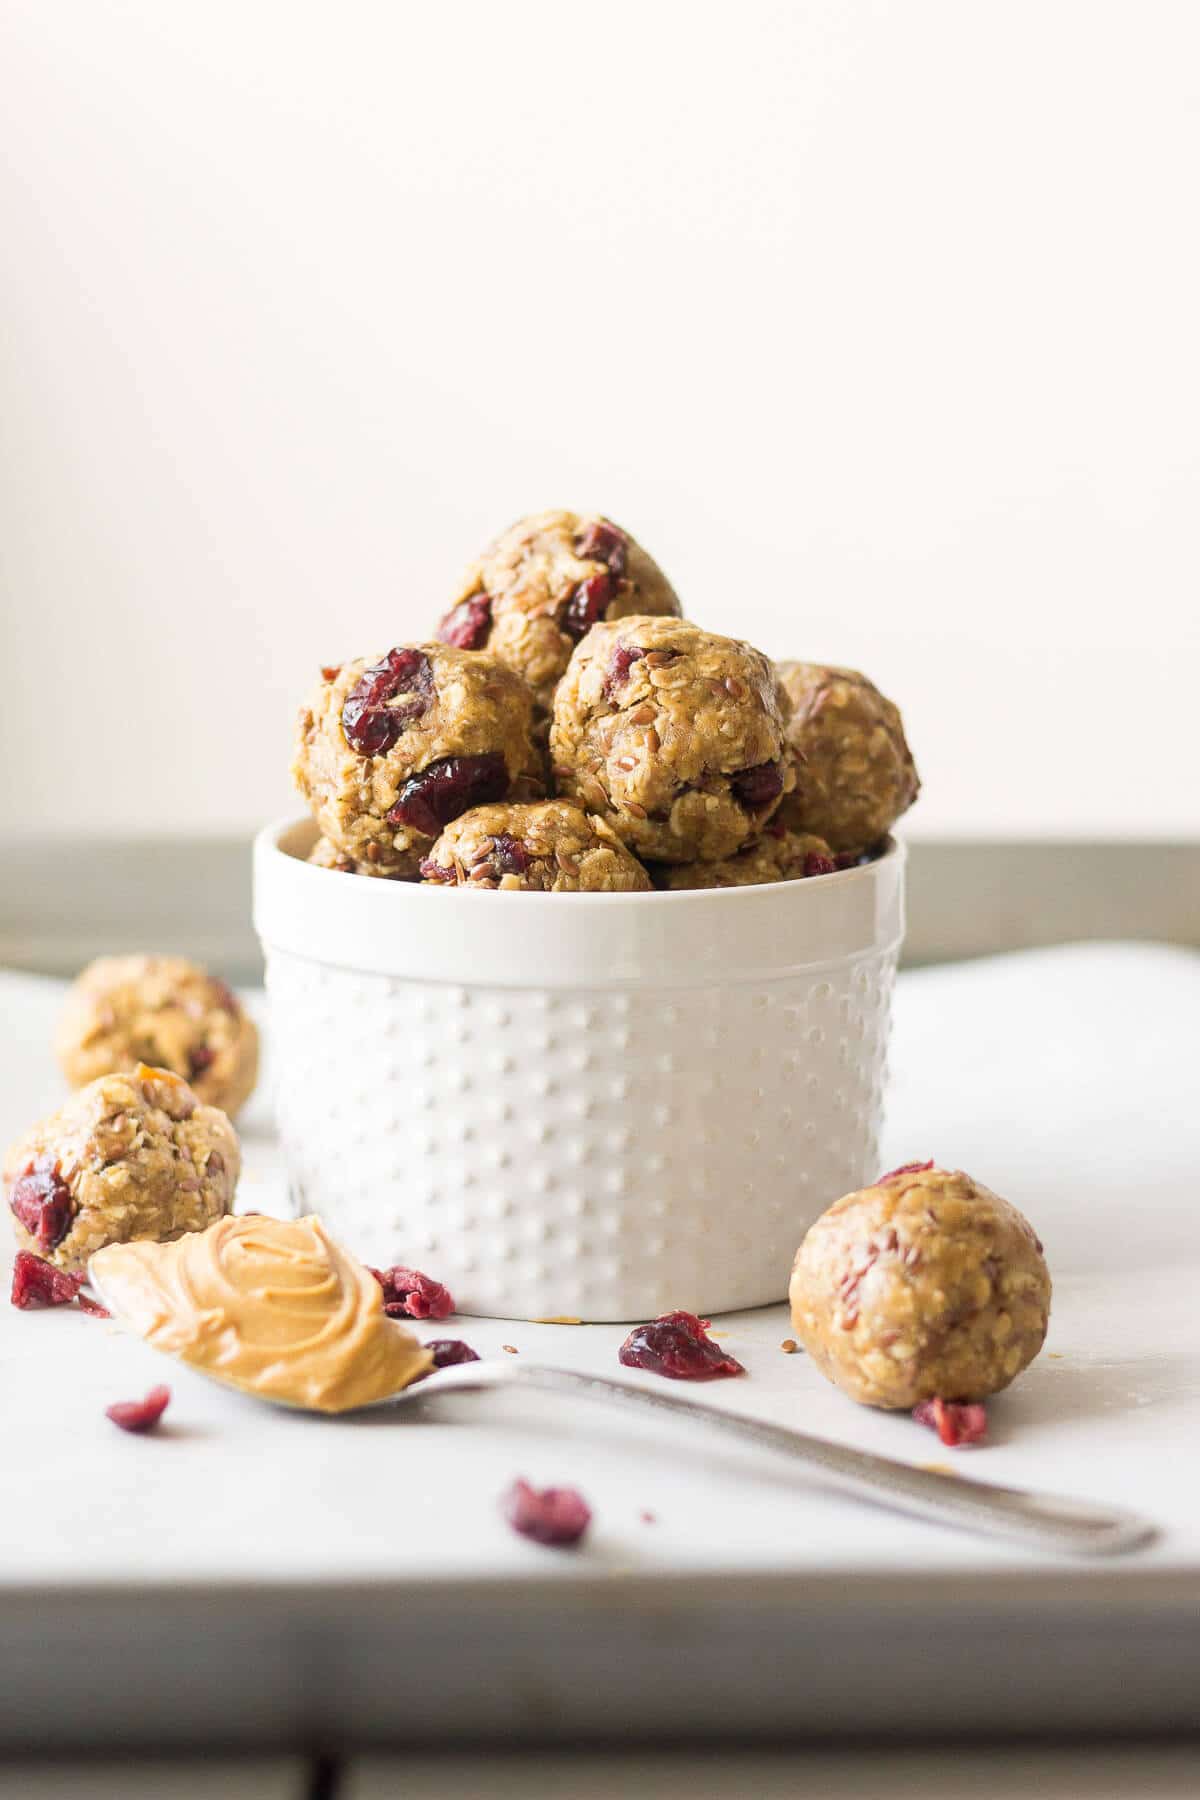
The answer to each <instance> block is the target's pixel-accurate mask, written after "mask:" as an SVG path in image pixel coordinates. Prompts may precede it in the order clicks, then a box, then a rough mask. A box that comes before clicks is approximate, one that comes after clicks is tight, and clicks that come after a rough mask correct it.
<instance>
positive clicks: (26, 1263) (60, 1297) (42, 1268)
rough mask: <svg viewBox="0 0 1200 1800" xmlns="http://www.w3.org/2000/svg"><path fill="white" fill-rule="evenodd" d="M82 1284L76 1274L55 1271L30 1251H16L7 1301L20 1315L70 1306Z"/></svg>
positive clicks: (60, 1270) (51, 1264)
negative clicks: (36, 1310) (47, 1307)
mask: <svg viewBox="0 0 1200 1800" xmlns="http://www.w3.org/2000/svg"><path fill="white" fill-rule="evenodd" d="M82 1285H83V1282H82V1280H81V1278H80V1277H79V1276H78V1275H68V1274H67V1271H66V1270H65V1269H56V1268H55V1266H54V1264H53V1263H50V1262H46V1261H45V1259H44V1258H43V1257H40V1256H35V1255H34V1254H33V1252H32V1251H31V1250H18V1251H17V1254H16V1257H15V1259H14V1261H13V1278H12V1293H11V1294H10V1296H9V1298H10V1299H11V1300H12V1303H13V1305H14V1306H19V1307H20V1308H21V1310H22V1311H23V1312H31V1311H32V1310H34V1308H36V1307H40V1306H70V1304H71V1302H72V1300H74V1299H75V1298H76V1296H77V1295H78V1293H79V1290H80V1288H81V1287H82Z"/></svg>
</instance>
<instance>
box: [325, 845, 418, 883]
mask: <svg viewBox="0 0 1200 1800" xmlns="http://www.w3.org/2000/svg"><path fill="white" fill-rule="evenodd" d="M304 860H305V862H309V863H311V864H312V865H313V867H314V869H336V870H337V872H338V874H339V875H378V876H379V877H380V878H381V879H382V880H384V881H412V880H413V879H414V877H413V876H411V875H408V876H405V875H396V874H394V873H393V872H392V871H390V870H388V869H379V868H376V866H375V864H374V863H369V862H361V863H357V862H355V860H354V858H353V857H352V856H347V855H346V853H345V851H344V850H339V849H338V847H337V845H336V844H331V843H330V841H329V839H328V838H325V837H320V838H318V839H317V841H316V843H315V844H314V845H313V847H312V849H311V850H310V851H309V853H308V855H307V856H306V857H305V859H304Z"/></svg>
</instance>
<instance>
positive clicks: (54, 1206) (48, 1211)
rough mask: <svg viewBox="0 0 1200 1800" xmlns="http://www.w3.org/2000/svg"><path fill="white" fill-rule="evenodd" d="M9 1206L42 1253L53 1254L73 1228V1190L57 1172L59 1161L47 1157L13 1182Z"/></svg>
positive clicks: (38, 1160) (41, 1158)
mask: <svg viewBox="0 0 1200 1800" xmlns="http://www.w3.org/2000/svg"><path fill="white" fill-rule="evenodd" d="M8 1204H9V1208H10V1210H11V1211H12V1212H13V1213H14V1214H15V1215H16V1217H17V1218H18V1219H19V1220H20V1221H21V1223H22V1225H23V1226H24V1227H25V1229H26V1231H27V1232H28V1233H29V1235H30V1237H31V1238H33V1239H34V1240H35V1242H36V1244H37V1247H38V1249H39V1250H53V1249H54V1247H55V1245H56V1244H61V1243H62V1241H63V1239H64V1238H65V1237H66V1235H67V1232H68V1231H69V1230H70V1228H71V1218H72V1215H73V1212H74V1208H73V1206H72V1202H71V1190H70V1189H69V1188H68V1186H67V1184H66V1182H65V1181H64V1180H63V1179H62V1177H61V1175H60V1174H59V1172H58V1163H57V1161H56V1159H55V1158H54V1157H53V1156H50V1155H48V1154H47V1155H45V1156H39V1157H38V1159H37V1161H36V1162H31V1163H30V1164H29V1167H28V1168H27V1169H26V1170H25V1173H24V1174H23V1175H22V1176H20V1178H19V1179H18V1180H17V1181H14V1183H13V1186H12V1192H11V1193H10V1194H9V1196H8Z"/></svg>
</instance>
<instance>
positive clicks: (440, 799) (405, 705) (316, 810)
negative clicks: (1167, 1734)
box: [292, 644, 543, 877]
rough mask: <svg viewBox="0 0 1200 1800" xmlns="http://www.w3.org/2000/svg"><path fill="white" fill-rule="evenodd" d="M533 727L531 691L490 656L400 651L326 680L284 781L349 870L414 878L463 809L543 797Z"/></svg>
mask: <svg viewBox="0 0 1200 1800" xmlns="http://www.w3.org/2000/svg"><path fill="white" fill-rule="evenodd" d="M532 719H533V695H532V693H531V691H530V689H529V687H528V685H527V683H525V682H524V681H522V679H521V677H520V676H519V675H515V674H514V673H513V671H512V670H511V669H509V668H507V667H506V666H505V664H504V663H502V662H498V661H497V660H496V658H495V657H493V656H482V655H479V654H476V653H475V652H473V651H468V650H456V649H454V648H452V647H451V646H449V645H446V644H411V645H398V646H397V647H396V648H395V649H392V650H389V651H388V652H387V654H386V655H385V656H382V657H380V658H379V659H378V660H376V661H373V662H368V661H366V660H365V659H362V658H360V659H358V660H356V661H354V662H348V663H343V664H342V666H341V667H340V668H337V669H330V670H326V671H324V672H323V674H322V678H321V683H320V686H319V687H318V688H317V690H316V693H315V694H314V695H313V696H312V698H311V700H310V701H309V703H308V705H307V706H305V707H303V708H302V709H301V713H300V719H299V729H298V735H297V742H296V753H295V756H294V758H293V761H292V775H293V778H294V779H295V782H296V786H297V787H298V788H299V789H300V792H301V793H302V794H303V795H304V797H305V799H306V800H307V801H308V803H309V806H310V808H311V809H312V812H313V815H314V817H315V818H316V821H317V824H318V825H319V826H320V828H321V832H322V834H323V835H324V836H325V837H326V838H328V840H329V841H330V843H331V844H333V845H334V847H335V848H336V849H337V850H339V851H341V852H342V854H343V855H344V856H347V857H349V859H350V861H351V862H352V863H355V864H364V863H370V864H371V866H372V867H373V868H374V869H375V871H376V872H377V873H378V874H381V875H401V876H410V877H415V876H416V875H417V873H418V870H419V868H420V864H421V860H422V858H423V857H425V856H427V855H428V854H429V849H430V846H431V845H432V843H433V840H434V839H435V838H436V837H438V836H439V835H440V834H441V832H442V830H443V829H444V828H445V826H447V825H448V824H449V823H450V821H451V820H452V819H456V818H457V817H458V816H459V814H460V813H464V812H466V811H467V809H468V808H469V807H472V806H480V805H483V804H485V803H486V802H488V801H492V800H504V799H508V798H510V797H511V798H517V799H522V800H524V799H530V798H532V797H534V796H535V795H538V794H540V793H541V792H542V789H543V772H542V765H541V760H540V757H539V754H538V752H537V751H536V750H535V748H534V744H533V738H532V735H531V725H532Z"/></svg>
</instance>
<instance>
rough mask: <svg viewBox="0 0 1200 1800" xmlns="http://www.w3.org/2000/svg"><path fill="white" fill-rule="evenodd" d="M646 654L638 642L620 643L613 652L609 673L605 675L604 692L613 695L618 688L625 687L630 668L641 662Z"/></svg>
mask: <svg viewBox="0 0 1200 1800" xmlns="http://www.w3.org/2000/svg"><path fill="white" fill-rule="evenodd" d="M645 654H646V652H645V651H644V650H639V648H638V646H637V645H636V644H618V645H617V647H616V649H615V650H614V651H613V653H612V660H611V662H610V663H609V665H608V674H607V675H606V676H605V677H604V692H605V693H606V694H608V695H610V696H611V695H612V694H613V693H614V692H615V691H616V689H617V688H619V687H624V686H625V683H626V682H627V681H628V680H629V671H630V669H632V667H633V665H634V663H635V662H641V660H642V658H643V656H645Z"/></svg>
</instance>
